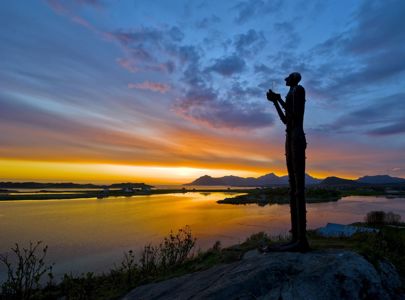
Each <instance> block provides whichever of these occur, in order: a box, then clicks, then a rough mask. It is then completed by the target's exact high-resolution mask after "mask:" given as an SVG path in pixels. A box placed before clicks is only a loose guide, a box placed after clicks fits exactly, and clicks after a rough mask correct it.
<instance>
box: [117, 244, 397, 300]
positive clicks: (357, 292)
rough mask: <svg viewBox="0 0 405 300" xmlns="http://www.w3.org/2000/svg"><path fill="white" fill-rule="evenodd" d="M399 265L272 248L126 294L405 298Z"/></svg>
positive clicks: (156, 296) (333, 252)
mask: <svg viewBox="0 0 405 300" xmlns="http://www.w3.org/2000/svg"><path fill="white" fill-rule="evenodd" d="M400 285H401V282H400V279H399V276H398V274H397V272H396V271H395V268H394V267H393V265H392V264H390V263H388V262H380V263H379V266H378V267H377V268H375V267H374V266H373V265H372V264H371V263H369V262H368V261H367V260H366V259H364V258H363V257H362V256H360V255H358V254H356V253H354V252H351V251H341V250H328V251H312V252H309V253H306V254H301V253H267V254H260V253H258V252H257V251H256V250H254V251H250V252H248V253H246V254H245V256H244V258H243V259H242V260H240V261H237V262H234V263H231V264H226V265H225V264H224V265H218V266H215V267H213V268H211V269H208V270H205V271H200V272H195V273H191V274H187V275H184V276H181V277H177V278H173V279H170V280H166V281H162V282H159V283H153V284H147V285H144V286H140V287H138V288H136V289H134V290H133V291H131V292H130V293H129V294H127V295H126V296H125V297H124V298H123V299H125V300H130V299H131V300H132V299H137V300H141V299H148V300H152V299H218V300H219V299H221V300H222V299H269V300H271V299H275V300H280V299H311V300H315V299H322V300H324V299H331V300H332V299H376V300H378V299H404V297H403V296H401V295H399V288H400Z"/></svg>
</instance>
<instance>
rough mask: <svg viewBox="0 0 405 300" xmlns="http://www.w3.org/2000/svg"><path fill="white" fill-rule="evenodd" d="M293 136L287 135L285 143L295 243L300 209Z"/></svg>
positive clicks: (292, 230)
mask: <svg viewBox="0 0 405 300" xmlns="http://www.w3.org/2000/svg"><path fill="white" fill-rule="evenodd" d="M292 145H293V143H292V136H291V135H290V134H288V133H287V136H286V141H285V156H286V162H287V171H288V181H289V185H290V190H289V197H290V214H291V234H292V241H293V242H295V241H297V240H298V224H297V220H298V216H297V212H298V208H297V201H296V179H295V172H294V163H293V148H292Z"/></svg>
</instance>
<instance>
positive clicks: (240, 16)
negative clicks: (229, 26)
mask: <svg viewBox="0 0 405 300" xmlns="http://www.w3.org/2000/svg"><path fill="white" fill-rule="evenodd" d="M281 6H282V1H281V0H274V1H269V0H266V1H265V0H255V1H240V2H238V3H237V4H236V5H235V6H233V10H236V12H237V16H236V17H235V22H236V23H237V24H239V25H242V24H244V23H246V22H248V21H250V20H251V19H253V18H255V17H257V16H259V15H264V14H274V13H275V12H277V11H279V10H280V9H281Z"/></svg>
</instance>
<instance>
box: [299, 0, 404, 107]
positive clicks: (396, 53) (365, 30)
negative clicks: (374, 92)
mask: <svg viewBox="0 0 405 300" xmlns="http://www.w3.org/2000/svg"><path fill="white" fill-rule="evenodd" d="M404 9H405V2H404V1H400V0H391V1H385V2H379V1H364V2H363V4H362V5H361V6H360V7H359V9H358V10H357V11H356V12H355V14H354V16H353V19H352V20H351V23H350V24H349V26H348V28H349V29H347V30H345V31H343V32H339V33H337V34H335V35H334V36H332V37H330V38H328V39H326V40H325V41H324V42H322V43H319V44H318V45H316V46H315V47H314V48H313V49H312V51H310V52H311V53H310V55H309V56H308V57H307V58H306V59H307V60H308V61H311V60H313V61H315V60H317V61H318V63H316V64H311V63H310V68H309V69H310V73H309V74H310V77H311V79H312V80H314V81H313V82H312V83H314V92H315V93H316V94H318V95H320V96H321V97H323V98H327V99H329V100H334V101H337V100H341V99H342V98H343V99H344V98H347V96H351V95H354V94H358V93H360V92H361V93H363V94H364V93H366V92H367V91H368V90H370V87H372V86H373V84H381V83H383V82H386V81H388V80H390V79H393V78H395V77H396V76H399V75H401V74H404V72H405V44H404V43H403V41H404V40H405V32H404V30H400V29H399V28H402V24H403V14H402V13H401V12H402V11H404ZM315 84H317V85H315Z"/></svg>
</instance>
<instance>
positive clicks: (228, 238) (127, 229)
mask: <svg viewBox="0 0 405 300" xmlns="http://www.w3.org/2000/svg"><path fill="white" fill-rule="evenodd" d="M232 195H236V194H232ZM230 196H231V195H230V194H228V193H221V192H215V193H196V192H194V193H185V194H166V195H151V196H136V197H115V198H113V197H111V198H105V199H75V200H42V201H41V200H36V201H3V202H0V253H4V252H6V251H8V249H10V247H11V246H13V245H14V243H15V242H19V243H23V244H24V243H25V244H26V243H27V242H28V241H29V240H32V241H37V240H42V241H44V243H46V244H48V245H49V251H48V253H49V260H50V261H52V262H55V263H56V266H55V270H56V271H57V272H59V273H63V272H68V271H74V272H78V271H102V270H106V269H108V268H110V267H111V266H112V265H113V263H118V262H119V260H120V258H121V256H122V253H123V251H125V250H129V249H134V250H135V252H136V253H139V250H140V249H141V247H143V246H144V245H146V244H147V243H153V244H156V243H158V242H160V241H161V240H162V238H163V237H164V236H166V235H167V234H168V233H169V232H170V230H173V231H177V229H179V228H181V227H184V226H185V225H189V226H190V227H191V230H192V233H193V235H194V236H196V237H197V239H198V240H197V248H198V247H201V248H203V249H207V248H208V247H210V246H212V245H213V243H214V242H215V241H216V240H220V241H221V242H222V245H223V246H227V245H231V244H235V243H238V242H242V241H243V240H244V239H245V238H246V237H247V236H249V235H250V234H252V233H256V232H259V231H265V232H267V233H269V234H271V235H277V234H286V233H287V232H288V230H289V228H290V217H289V206H288V205H271V206H269V205H267V206H265V207H259V206H257V205H255V204H253V205H226V204H217V203H216V201H217V200H220V199H224V198H226V197H230ZM401 201H402V202H401ZM403 203H405V200H402V199H400V200H398V199H397V200H396V201H395V199H385V198H381V197H379V198H376V197H347V198H345V199H344V200H340V201H338V202H330V203H319V204H309V205H308V206H307V208H308V209H307V210H308V227H309V228H317V227H320V226H324V225H325V224H326V223H328V222H336V223H351V222H355V221H361V220H362V218H363V217H364V215H365V214H366V213H367V212H368V211H370V210H375V208H379V207H381V206H388V207H390V208H391V209H390V210H392V211H395V212H397V213H400V214H401V215H402V216H403V217H404V216H405V211H404V205H403ZM401 209H402V210H401ZM0 272H2V271H1V270H0ZM0 275H1V274H0ZM3 275H4V274H3ZM0 277H1V276H0Z"/></svg>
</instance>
